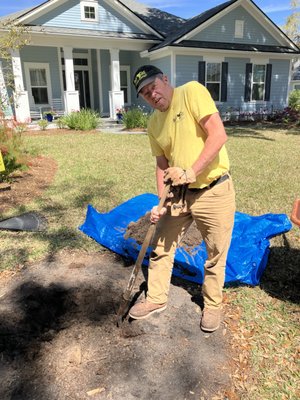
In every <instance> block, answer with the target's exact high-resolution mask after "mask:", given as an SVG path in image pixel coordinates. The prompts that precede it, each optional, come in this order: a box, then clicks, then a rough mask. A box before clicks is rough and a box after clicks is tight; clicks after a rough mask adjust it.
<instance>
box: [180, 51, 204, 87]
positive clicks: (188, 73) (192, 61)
mask: <svg viewBox="0 0 300 400" xmlns="http://www.w3.org/2000/svg"><path fill="white" fill-rule="evenodd" d="M199 61H203V57H201V56H199V57H198V56H176V82H175V86H181V85H183V84H184V83H186V82H189V81H198V63H199Z"/></svg>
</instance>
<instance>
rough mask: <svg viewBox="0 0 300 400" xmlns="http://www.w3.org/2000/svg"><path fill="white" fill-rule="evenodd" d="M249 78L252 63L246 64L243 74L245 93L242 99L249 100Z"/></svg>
mask: <svg viewBox="0 0 300 400" xmlns="http://www.w3.org/2000/svg"><path fill="white" fill-rule="evenodd" d="M251 78H252V64H251V63H247V64H246V74H245V95H244V100H245V101H250V100H251Z"/></svg>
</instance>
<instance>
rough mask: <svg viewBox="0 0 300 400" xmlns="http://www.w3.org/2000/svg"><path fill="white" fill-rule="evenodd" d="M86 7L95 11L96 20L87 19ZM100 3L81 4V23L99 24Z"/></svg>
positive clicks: (87, 1) (89, 1)
mask: <svg viewBox="0 0 300 400" xmlns="http://www.w3.org/2000/svg"><path fill="white" fill-rule="evenodd" d="M85 7H93V8H94V9H95V18H86V16H85ZM98 8H99V7H98V1H95V0H84V1H81V2H80V9H81V21H84V22H98V21H99V13H98Z"/></svg>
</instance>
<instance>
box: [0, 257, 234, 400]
mask: <svg viewBox="0 0 300 400" xmlns="http://www.w3.org/2000/svg"><path fill="white" fill-rule="evenodd" d="M130 273H131V268H128V267H127V266H126V265H125V264H124V263H123V261H122V259H120V258H119V257H117V256H116V255H114V254H112V253H110V252H104V253H102V254H100V253H94V254H85V253H82V252H81V253H80V252H74V253H71V252H69V253H61V254H60V255H58V256H56V257H55V258H54V259H53V260H52V261H51V262H50V261H43V262H40V263H36V264H34V265H31V266H30V267H28V268H25V269H23V270H22V271H20V272H19V273H18V274H16V275H14V277H11V278H10V279H9V278H6V279H4V280H2V283H3V284H2V288H1V290H0V299H1V303H0V353H1V356H0V371H1V381H2V383H1V387H0V398H1V400H9V399H22V400H23V399H24V400H25V399H28V400H29V399H30V400H32V399H43V400H65V399H70V400H71V399H72V400H75V399H80V400H84V399H89V398H93V399H113V400H124V399H126V400H134V399H144V400H149V399H151V400H161V399H164V400H173V399H178V400H181V399H182V400H183V399H200V398H203V399H205V400H208V399H212V398H213V397H214V396H217V397H215V398H220V399H224V398H226V396H227V393H229V392H228V391H227V389H228V388H229V387H230V379H229V373H230V371H231V361H230V349H229V345H228V344H227V336H226V325H223V326H222V328H220V329H219V330H218V331H217V332H215V333H213V334H211V335H207V334H204V333H203V332H201V331H200V329H199V320H200V313H201V310H200V307H199V302H200V301H201V298H200V288H199V286H198V285H195V284H192V283H187V282H185V281H182V280H179V279H173V280H172V286H171V291H170V301H169V306H168V308H167V310H166V311H165V312H163V313H161V314H160V315H158V316H152V317H150V318H149V319H147V320H144V321H128V320H125V321H124V322H123V325H122V326H121V327H119V328H118V327H117V326H116V311H117V309H118V306H119V304H120V296H121V294H122V292H123V290H124V289H125V287H126V285H127V282H128V279H129V275H130ZM145 273H146V271H145V270H144V274H145ZM143 282H144V276H143V275H142V274H140V275H139V277H138V282H137V284H136V286H135V288H134V293H135V294H136V296H135V297H138V295H140V296H144V293H143V289H144V284H143ZM227 398H230V399H233V397H227Z"/></svg>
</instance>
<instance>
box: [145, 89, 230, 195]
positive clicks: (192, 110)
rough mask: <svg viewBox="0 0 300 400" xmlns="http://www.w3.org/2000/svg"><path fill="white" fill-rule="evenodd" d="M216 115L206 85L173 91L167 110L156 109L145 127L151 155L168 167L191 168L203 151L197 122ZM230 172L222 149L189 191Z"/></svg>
mask: <svg viewBox="0 0 300 400" xmlns="http://www.w3.org/2000/svg"><path fill="white" fill-rule="evenodd" d="M216 112H218V110H217V108H216V105H215V103H214V101H213V100H212V98H211V95H210V93H209V92H208V90H207V89H206V87H205V86H203V85H201V84H200V83H198V82H196V81H193V82H189V83H186V84H185V85H182V86H179V87H177V88H175V89H174V92H173V98H172V101H171V104H170V107H169V109H168V110H167V111H165V112H161V111H158V110H155V111H154V113H153V114H152V116H151V117H150V120H149V124H148V135H149V139H150V145H151V150H152V154H153V156H162V155H164V156H165V157H166V158H167V160H168V162H169V165H170V166H171V167H181V168H183V169H187V168H191V166H192V165H193V164H194V162H195V161H196V160H197V159H198V157H199V155H200V153H201V151H202V150H203V147H204V143H205V139H206V134H205V132H204V131H203V129H202V128H201V126H200V125H199V123H198V122H199V121H200V120H201V119H202V118H204V117H206V116H207V115H211V114H214V113H216ZM228 170H229V159H228V155H227V151H226V148H225V146H223V147H222V149H221V150H220V152H219V154H218V156H217V157H216V158H215V159H214V160H213V161H212V162H211V164H210V165H209V166H208V167H207V168H206V169H205V170H204V171H203V173H202V174H200V175H198V176H197V181H196V182H195V183H192V184H190V185H189V187H191V188H202V187H205V186H207V185H208V184H210V183H211V182H212V181H213V180H215V179H216V178H218V177H219V176H221V175H222V174H224V172H226V171H228Z"/></svg>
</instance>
